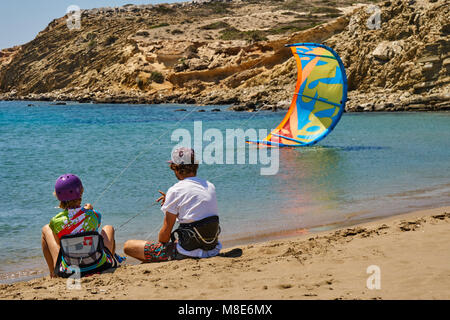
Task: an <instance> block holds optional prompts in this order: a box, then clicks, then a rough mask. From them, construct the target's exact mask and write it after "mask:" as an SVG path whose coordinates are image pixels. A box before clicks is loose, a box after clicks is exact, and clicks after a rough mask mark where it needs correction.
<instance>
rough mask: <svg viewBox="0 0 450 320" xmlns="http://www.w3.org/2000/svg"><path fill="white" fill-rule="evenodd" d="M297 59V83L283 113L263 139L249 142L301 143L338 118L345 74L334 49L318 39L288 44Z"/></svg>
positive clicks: (313, 140)
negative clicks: (319, 42) (279, 121)
mask: <svg viewBox="0 0 450 320" xmlns="http://www.w3.org/2000/svg"><path fill="white" fill-rule="evenodd" d="M286 47H290V48H291V50H292V54H293V55H294V57H295V60H296V62H297V70H298V75H297V85H296V87H295V94H294V98H293V99H292V102H291V106H290V107H289V110H288V112H287V113H286V116H285V117H284V119H283V120H282V121H281V123H280V124H279V125H278V127H277V128H276V129H274V130H273V131H272V132H271V133H270V134H269V135H268V136H267V137H266V138H265V139H264V140H256V141H252V140H248V142H250V143H257V144H263V145H268V146H279V147H304V146H310V145H313V144H315V143H317V142H319V141H320V140H322V139H323V138H325V137H326V136H327V135H328V134H329V133H330V132H331V131H332V130H333V128H334V127H335V126H336V124H337V123H338V122H339V120H340V118H341V115H342V112H343V111H344V106H345V102H346V100H347V77H346V75H345V69H344V65H343V64H342V61H341V59H340V58H339V56H338V55H337V53H336V52H334V50H333V49H331V48H329V47H327V46H325V45H322V44H317V43H297V44H291V45H287V46H286Z"/></svg>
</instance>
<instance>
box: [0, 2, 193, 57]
mask: <svg viewBox="0 0 450 320" xmlns="http://www.w3.org/2000/svg"><path fill="white" fill-rule="evenodd" d="M170 2H184V0H165V1H163V0H153V1H152V0H14V1H0V49H5V48H9V47H12V46H14V45H19V44H24V43H26V42H28V41H31V40H33V39H34V38H35V37H36V35H37V34H38V32H39V31H41V30H43V29H45V27H46V26H47V25H48V24H49V23H50V21H52V20H53V19H55V18H60V17H62V16H64V15H65V14H66V11H67V8H68V7H69V6H70V5H77V6H79V7H80V8H81V9H90V8H99V7H117V6H122V5H124V4H128V3H132V4H157V3H170Z"/></svg>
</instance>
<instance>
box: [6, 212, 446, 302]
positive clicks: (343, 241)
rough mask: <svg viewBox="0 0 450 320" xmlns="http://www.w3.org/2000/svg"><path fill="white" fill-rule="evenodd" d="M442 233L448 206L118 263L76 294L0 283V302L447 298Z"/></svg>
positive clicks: (49, 284)
mask: <svg viewBox="0 0 450 320" xmlns="http://www.w3.org/2000/svg"><path fill="white" fill-rule="evenodd" d="M449 231H450V207H442V208H434V209H429V210H422V211H416V212H411V213H409V214H404V215H398V216H393V217H389V218H385V219H382V220H376V221H371V222H366V223H362V224H358V225H354V226H349V227H345V228H340V229H335V230H330V231H325V232H320V233H307V234H304V235H301V236H296V237H290V238H283V239H278V240H272V241H266V242H261V243H255V244H250V245H248V244H247V245H242V246H235V247H232V248H225V249H224V250H223V251H222V255H221V256H219V257H214V258H209V259H202V260H194V259H189V260H181V261H170V262H164V263H155V264H137V265H125V266H121V267H120V268H118V269H116V270H114V272H107V273H104V274H100V275H93V276H90V277H87V278H83V279H82V283H81V289H68V287H67V280H66V279H50V278H49V277H48V276H47V277H44V278H38V279H34V280H30V281H27V282H18V283H13V284H7V285H1V286H0V299H2V300H5V299H10V300H19V299H25V300H36V299H43V300H48V299H58V300H84V299H88V300H92V299H94V300H103V299H104V300H123V299H152V300H153V299H155V300H158V299H170V300H172V299H176V300H178V299H179V300H183V299H194V300H197V299H198V300H205V299H214V300H222V299H232V300H235V299H238V300H252V299H263V300H265V299H272V300H273V299H275V300H279V299H283V300H286V299H287V300H289V299H291V300H297V299H299V300H300V299H413V300H415V299H450V289H449V288H450V266H449V262H450V239H449V238H450V233H449ZM369 278H370V279H369ZM368 279H369V280H368ZM368 286H369V287H370V289H369V288H368Z"/></svg>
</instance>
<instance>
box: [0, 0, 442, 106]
mask: <svg viewBox="0 0 450 320" xmlns="http://www.w3.org/2000/svg"><path fill="white" fill-rule="evenodd" d="M449 7H450V5H449V3H448V1H445V0H427V1H426V0H408V1H406V0H396V1H384V2H368V3H355V1H351V0H336V1H334V0H323V1H322V0H321V1H318V0H313V1H306V0H305V1H303V0H286V1H281V0H278V1H277V0H263V1H251V0H249V1H236V0H234V1H217V0H216V1H192V2H186V3H174V4H161V5H139V6H138V5H126V6H123V7H115V8H98V9H91V10H82V11H81V20H80V25H81V28H79V29H77V28H75V29H74V28H69V27H68V24H67V20H68V18H70V16H68V15H66V16H64V17H61V18H59V19H55V20H53V21H52V22H51V23H50V24H49V25H48V26H47V28H46V29H45V30H43V31H41V32H40V33H39V34H38V35H37V36H36V38H35V39H34V40H32V41H30V42H29V43H26V44H24V45H20V46H16V47H13V48H10V49H5V50H1V51H0V99H1V100H44V101H78V102H94V103H139V104H141V103H142V104H155V103H186V104H197V105H231V107H230V108H231V109H232V110H236V111H254V110H257V109H270V110H276V109H285V108H287V107H289V103H290V100H291V98H292V95H293V90H294V87H295V82H296V77H297V67H296V64H295V61H294V59H293V58H292V55H291V52H290V50H289V49H287V48H285V47H284V45H285V44H288V43H297V42H319V43H324V44H327V45H328V46H330V47H332V48H333V49H334V50H335V51H336V52H337V53H338V54H339V55H340V57H341V58H342V60H343V63H344V65H345V67H346V71H347V77H348V85H349V87H348V88H349V93H348V95H349V99H348V102H347V105H346V111H405V110H416V111H435V110H450V90H449V88H450V53H449V52H450V50H449V48H450V36H449V35H450V22H449V19H448V17H449V16H450V12H449V11H450V8H449Z"/></svg>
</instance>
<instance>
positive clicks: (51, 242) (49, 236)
mask: <svg viewBox="0 0 450 320" xmlns="http://www.w3.org/2000/svg"><path fill="white" fill-rule="evenodd" d="M41 244H42V252H43V253H44V258H45V261H46V262H47V266H48V270H49V271H50V277H52V278H54V277H55V272H54V271H55V265H56V260H57V259H58V254H59V248H60V246H59V239H58V237H57V236H56V235H55V234H54V233H53V231H52V229H50V226H49V225H48V224H47V225H45V226H44V227H43V228H42V237H41Z"/></svg>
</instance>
